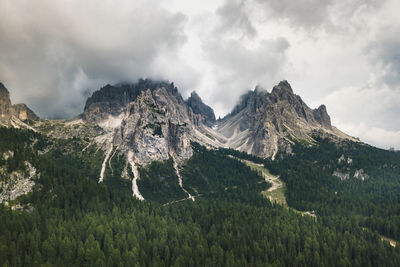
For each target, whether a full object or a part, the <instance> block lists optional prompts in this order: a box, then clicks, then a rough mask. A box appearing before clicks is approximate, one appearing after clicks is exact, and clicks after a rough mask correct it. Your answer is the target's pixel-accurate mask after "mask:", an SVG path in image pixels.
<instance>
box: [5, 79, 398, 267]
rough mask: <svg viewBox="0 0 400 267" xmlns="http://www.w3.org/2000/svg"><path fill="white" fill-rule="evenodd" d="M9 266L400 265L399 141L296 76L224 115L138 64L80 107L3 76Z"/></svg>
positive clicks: (250, 97)
mask: <svg viewBox="0 0 400 267" xmlns="http://www.w3.org/2000/svg"><path fill="white" fill-rule="evenodd" d="M0 118H1V119H0V126H2V127H0V217H1V218H2V227H1V228H0V265H4V266H7V265H12V266H23V265H25V266H32V265H33V266H39V265H54V266H64V265H66V266H67V265H68V266H82V265H88V266H106V265H107V266H132V265H134V266H196V265H197V266H265V265H267V266H269V264H270V265H272V266H350V265H354V266H398V265H399V264H400V254H399V253H398V252H399V251H398V240H400V227H399V226H400V216H399V210H400V194H399V192H400V154H399V153H398V152H395V151H387V150H383V149H378V148H375V147H372V146H369V145H367V144H365V143H362V142H360V140H358V139H357V138H354V137H351V136H349V135H347V134H345V133H343V132H341V131H340V130H339V129H337V128H335V127H334V126H333V125H332V124H331V119H330V116H329V115H328V113H327V110H326V107H325V106H324V105H321V106H319V107H318V108H316V109H311V108H310V107H308V106H307V105H306V103H304V101H303V100H302V99H301V97H300V96H298V95H296V94H295V93H294V92H293V89H292V88H291V86H290V84H289V83H288V82H287V81H282V82H280V83H279V84H278V85H276V86H274V87H273V88H272V90H271V91H270V92H269V91H268V90H265V89H263V88H261V87H256V88H255V89H254V90H251V91H248V92H247V93H245V94H244V95H243V96H242V97H241V98H240V99H239V101H238V103H237V105H236V106H235V107H234V108H233V110H232V112H230V113H229V114H228V115H226V116H225V117H224V118H222V119H216V118H215V114H214V111H213V110H212V108H211V107H209V106H208V105H206V104H205V103H203V101H202V100H201V98H200V97H199V95H197V94H196V92H192V93H191V95H190V97H189V98H188V99H186V100H185V99H183V97H182V96H181V94H180V93H179V91H178V88H176V86H175V85H174V84H173V83H170V82H167V81H153V80H149V79H140V80H138V82H136V83H119V84H115V85H106V86H104V87H102V88H100V89H99V90H97V91H95V92H94V93H93V94H92V96H90V97H89V98H88V99H87V101H86V104H85V107H84V110H83V112H82V113H81V114H80V115H78V116H76V117H75V118H71V119H67V120H47V119H42V118H39V117H38V116H36V115H35V113H34V112H33V111H32V110H31V109H29V108H28V107H27V106H26V105H24V104H17V105H15V104H14V105H13V104H12V103H11V99H10V93H9V92H8V90H7V89H6V88H5V86H4V85H3V84H0Z"/></svg>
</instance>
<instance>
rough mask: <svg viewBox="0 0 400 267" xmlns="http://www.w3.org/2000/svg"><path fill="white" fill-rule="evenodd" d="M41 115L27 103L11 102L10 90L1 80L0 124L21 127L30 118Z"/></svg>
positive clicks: (35, 118) (33, 118)
mask: <svg viewBox="0 0 400 267" xmlns="http://www.w3.org/2000/svg"><path fill="white" fill-rule="evenodd" d="M38 119H39V117H38V116H36V114H35V113H34V112H33V111H32V110H31V109H30V108H28V107H27V106H26V105H25V104H15V105H12V104H11V99H10V92H9V91H8V90H7V88H6V87H5V86H4V85H3V84H2V83H1V82H0V125H11V126H13V127H16V128H19V127H21V126H23V125H21V123H24V122H26V121H28V120H38Z"/></svg>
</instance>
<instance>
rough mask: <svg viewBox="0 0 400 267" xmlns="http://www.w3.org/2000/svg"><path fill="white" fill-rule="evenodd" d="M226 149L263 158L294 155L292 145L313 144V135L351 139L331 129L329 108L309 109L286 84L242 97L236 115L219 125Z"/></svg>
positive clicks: (231, 114)
mask: <svg viewBox="0 0 400 267" xmlns="http://www.w3.org/2000/svg"><path fill="white" fill-rule="evenodd" d="M217 132H218V133H220V134H222V135H223V136H224V137H225V138H226V144H225V145H226V146H227V147H231V148H234V149H237V150H240V151H245V152H247V153H249V154H253V155H257V156H260V157H264V158H265V157H272V158H274V157H275V155H276V153H277V152H278V151H279V150H280V149H281V150H282V149H283V150H284V151H286V152H287V153H289V154H290V153H291V144H293V141H296V140H297V141H302V142H307V143H313V142H314V139H313V137H312V135H313V134H324V135H329V136H331V137H332V138H333V137H338V138H342V139H346V138H351V137H349V136H347V135H345V134H343V133H342V132H340V131H339V130H337V129H336V128H335V127H333V126H332V125H331V120H330V117H329V115H328V113H327V111H326V107H325V106H324V105H321V106H320V107H319V108H317V109H314V110H313V109H311V108H309V107H308V106H307V105H306V104H305V103H304V102H303V100H302V99H301V98H300V97H299V96H298V95H295V94H294V93H293V90H292V88H291V86H290V84H289V83H288V82H287V81H282V82H280V83H279V84H278V85H277V86H275V87H274V88H273V89H272V92H271V93H269V92H267V91H266V90H264V89H262V88H259V87H257V88H256V89H255V90H254V91H249V92H248V93H247V94H245V95H243V96H242V97H241V99H240V101H239V103H238V104H237V105H236V107H235V108H234V109H233V111H232V112H231V113H230V114H229V115H227V116H226V117H225V118H223V119H222V120H220V121H218V123H217Z"/></svg>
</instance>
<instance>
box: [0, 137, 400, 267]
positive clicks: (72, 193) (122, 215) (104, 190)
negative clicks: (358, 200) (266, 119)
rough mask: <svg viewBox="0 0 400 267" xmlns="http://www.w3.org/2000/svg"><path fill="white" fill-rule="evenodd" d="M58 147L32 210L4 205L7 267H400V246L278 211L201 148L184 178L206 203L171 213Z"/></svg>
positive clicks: (346, 225) (45, 162)
mask: <svg viewBox="0 0 400 267" xmlns="http://www.w3.org/2000/svg"><path fill="white" fill-rule="evenodd" d="M29 138H30V137H29ZM29 138H28V139H29ZM25 141H26V140H25ZM18 142H20V141H18ZM28 143H29V142H28ZM53 149H54V151H50V152H49V153H48V154H45V155H34V156H33V155H32V157H37V158H38V159H37V160H38V162H37V164H36V167H37V169H38V170H39V172H40V174H41V175H40V179H39V180H38V181H37V187H36V189H35V190H34V192H33V193H31V194H30V195H28V196H27V197H25V198H24V200H23V201H25V202H29V203H32V204H33V206H34V210H33V211H32V212H31V213H27V212H22V211H12V210H10V209H9V208H8V207H5V206H3V205H0V221H1V225H0V265H2V266H39V265H40V266H42V265H44V266H399V265H400V251H399V249H398V248H397V249H394V248H392V247H390V246H389V245H388V244H385V243H383V242H381V241H380V238H379V236H378V235H377V234H376V233H372V232H371V231H366V230H363V229H362V228H361V227H359V226H358V224H357V222H356V221H353V220H351V219H348V218H345V217H343V216H335V217H334V216H331V217H329V216H326V217H323V218H321V219H318V220H314V219H313V218H311V217H309V216H301V215H300V214H298V213H294V212H293V211H291V210H289V209H287V208H286V207H283V206H279V205H272V204H271V203H270V202H269V201H268V200H267V199H265V198H263V197H262V196H261V194H260V191H261V190H264V189H265V188H267V187H268V185H267V184H265V183H258V182H260V179H261V178H260V176H259V174H258V173H256V172H253V171H251V170H250V169H249V168H248V167H246V166H245V165H244V164H241V163H240V162H238V161H237V160H235V159H233V158H230V157H228V156H227V155H226V154H224V153H222V152H221V151H217V150H211V151H210V150H207V149H205V148H204V147H202V146H199V145H196V144H195V145H194V150H195V155H194V157H193V158H192V159H191V160H189V161H187V162H186V163H185V164H184V165H183V167H182V170H181V173H182V175H183V177H184V185H187V186H188V188H189V189H188V190H192V191H193V193H196V190H197V191H199V192H201V193H199V195H200V196H198V197H197V198H196V202H192V201H184V202H180V203H175V204H171V205H167V206H163V205H160V204H159V203H157V202H153V201H144V202H141V201H138V200H136V199H134V198H133V197H132V194H131V191H129V190H121V188H119V187H116V186H112V185H110V184H107V183H104V184H99V183H98V182H97V179H96V178H97V175H98V170H99V168H98V166H96V168H97V169H96V170H92V168H93V167H94V166H95V165H92V164H95V163H93V162H92V160H93V159H92V158H90V157H89V155H84V154H79V155H77V158H78V159H74V157H73V156H72V155H71V154H68V153H65V151H64V152H62V151H60V150H59V149H61V148H59V147H58V146H57V145H55V146H53ZM79 153H80V152H79ZM93 155H94V156H93V157H94V159H96V157H97V156H96V155H95V154H93ZM63 159H64V161H63ZM27 160H29V161H32V160H33V158H31V159H29V158H28V159H27ZM63 162H65V163H63ZM91 162H92V163H91ZM98 164H101V160H100V161H99V163H98ZM115 164H116V163H114V164H113V165H112V166H114V165H115ZM156 167H157V168H158V169H157V168H152V169H149V170H147V171H148V173H147V174H146V175H148V176H149V177H150V176H151V177H152V176H153V175H155V174H153V173H152V171H155V170H158V171H160V172H161V173H158V174H157V175H161V176H163V175H164V174H163V172H165V173H170V171H171V166H170V165H165V166H156ZM165 177H166V176H165ZM173 178H174V179H175V178H177V177H173ZM154 179H156V180H157V179H159V177H155V178H154ZM106 180H107V179H106ZM150 185H151V186H155V183H154V184H150ZM149 188H153V187H149ZM207 190H209V193H207Z"/></svg>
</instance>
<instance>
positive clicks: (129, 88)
mask: <svg viewBox="0 0 400 267" xmlns="http://www.w3.org/2000/svg"><path fill="white" fill-rule="evenodd" d="M162 87H163V88H166V90H169V92H170V93H171V94H173V95H176V94H177V89H176V88H175V86H174V84H173V83H168V82H165V81H153V80H150V79H139V80H138V82H137V83H119V84H116V85H109V84H107V85H106V86H104V87H102V88H101V89H100V90H98V91H95V92H94V93H93V94H92V96H91V97H89V98H88V100H87V101H86V104H85V108H84V112H83V114H82V117H83V119H85V120H88V121H96V122H98V121H101V120H104V119H106V118H108V116H109V115H112V116H117V115H119V114H121V112H123V111H125V109H126V106H127V105H128V104H129V103H130V102H132V101H134V100H135V99H136V98H137V97H138V96H139V95H140V94H141V93H142V92H144V91H146V90H147V89H149V90H151V91H154V90H156V89H157V88H162ZM179 97H180V95H179ZM182 101H183V99H182Z"/></svg>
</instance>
